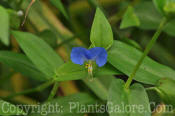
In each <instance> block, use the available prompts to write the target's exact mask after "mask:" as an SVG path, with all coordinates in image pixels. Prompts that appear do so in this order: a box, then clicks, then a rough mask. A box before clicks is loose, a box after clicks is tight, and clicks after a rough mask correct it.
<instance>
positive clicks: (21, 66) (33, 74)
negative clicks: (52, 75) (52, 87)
mask: <svg viewBox="0 0 175 116" xmlns="http://www.w3.org/2000/svg"><path fill="white" fill-rule="evenodd" d="M0 62H1V63H3V64H5V65H7V66H9V67H11V68H13V69H14V70H15V71H17V72H20V73H22V74H23V75H25V76H27V77H30V78H32V79H36V80H41V81H44V80H47V77H46V75H44V74H43V73H41V72H40V71H39V70H38V69H37V68H36V67H35V66H34V65H33V63H32V62H31V61H30V60H29V59H28V58H27V56H25V55H23V54H19V53H14V52H9V51H0Z"/></svg>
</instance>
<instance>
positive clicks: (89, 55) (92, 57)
mask: <svg viewBox="0 0 175 116" xmlns="http://www.w3.org/2000/svg"><path fill="white" fill-rule="evenodd" d="M107 56H108V55H107V52H106V50H105V49H104V48H102V47H95V48H91V49H86V48H82V47H75V48H73V49H72V52H71V60H72V62H73V63H75V64H80V65H83V64H84V62H85V61H95V62H96V64H97V65H98V66H99V67H102V66H103V65H105V64H106V62H107Z"/></svg>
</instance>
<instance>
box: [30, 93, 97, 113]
mask: <svg viewBox="0 0 175 116" xmlns="http://www.w3.org/2000/svg"><path fill="white" fill-rule="evenodd" d="M95 103H96V100H95V99H94V98H93V97H91V96H90V95H89V94H87V93H77V94H73V95H70V96H66V97H59V98H57V99H53V100H52V101H49V102H46V103H44V104H42V105H41V107H42V106H45V108H43V109H41V112H40V113H45V112H46V113H48V114H47V115H48V116H58V115H59V116H84V113H80V112H81V111H80V110H81V108H82V107H79V106H87V105H93V104H95ZM56 105H57V106H58V105H59V107H57V109H56ZM78 105H79V106H78ZM50 106H55V109H53V110H52V112H50V113H49V111H50V110H49V107H50ZM84 108H85V107H84ZM84 108H83V109H84ZM60 109H61V111H62V112H59V110H60ZM85 110H88V109H85ZM29 116H41V114H38V113H37V114H34V113H33V114H31V115H29Z"/></svg>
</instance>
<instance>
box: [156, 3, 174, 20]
mask: <svg viewBox="0 0 175 116" xmlns="http://www.w3.org/2000/svg"><path fill="white" fill-rule="evenodd" d="M154 4H155V6H156V8H157V10H158V11H159V12H160V13H161V14H162V15H164V16H165V17H167V18H174V17H175V0H154Z"/></svg>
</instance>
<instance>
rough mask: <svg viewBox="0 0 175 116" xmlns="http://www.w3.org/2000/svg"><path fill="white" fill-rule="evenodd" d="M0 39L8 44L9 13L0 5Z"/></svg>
mask: <svg viewBox="0 0 175 116" xmlns="http://www.w3.org/2000/svg"><path fill="white" fill-rule="evenodd" d="M0 17H1V18H0V40H1V41H2V42H3V43H4V44H5V45H9V15H8V13H7V11H6V9H4V8H3V7H2V6H0Z"/></svg>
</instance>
